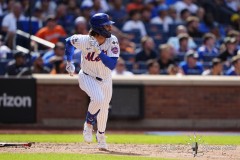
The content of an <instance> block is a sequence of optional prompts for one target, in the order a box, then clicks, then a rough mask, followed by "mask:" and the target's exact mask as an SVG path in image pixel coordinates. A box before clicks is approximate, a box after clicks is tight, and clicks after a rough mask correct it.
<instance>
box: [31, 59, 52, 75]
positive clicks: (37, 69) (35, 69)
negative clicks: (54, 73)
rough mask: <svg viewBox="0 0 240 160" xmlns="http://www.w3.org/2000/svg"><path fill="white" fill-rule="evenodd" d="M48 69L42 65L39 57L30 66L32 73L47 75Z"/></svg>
mask: <svg viewBox="0 0 240 160" xmlns="http://www.w3.org/2000/svg"><path fill="white" fill-rule="evenodd" d="M49 72H50V70H49V68H47V67H45V66H44V65H43V59H42V57H41V56H39V57H37V58H36V59H35V60H34V62H33V66H32V73H49Z"/></svg>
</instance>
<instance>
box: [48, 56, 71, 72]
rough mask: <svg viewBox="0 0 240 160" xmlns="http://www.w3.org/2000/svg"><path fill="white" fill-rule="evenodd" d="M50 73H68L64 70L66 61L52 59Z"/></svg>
mask: <svg viewBox="0 0 240 160" xmlns="http://www.w3.org/2000/svg"><path fill="white" fill-rule="evenodd" d="M50 74H68V72H67V71H66V63H65V62H64V61H63V60H61V59H59V60H56V61H54V62H53V68H52V70H51V72H50Z"/></svg>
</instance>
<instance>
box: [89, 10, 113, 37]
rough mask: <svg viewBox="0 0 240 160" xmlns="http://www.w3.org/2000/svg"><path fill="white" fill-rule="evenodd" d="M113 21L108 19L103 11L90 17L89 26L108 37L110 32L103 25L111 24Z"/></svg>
mask: <svg viewBox="0 0 240 160" xmlns="http://www.w3.org/2000/svg"><path fill="white" fill-rule="evenodd" d="M113 23H114V22H113V21H110V20H109V16H108V15H107V14H105V13H97V14H94V15H93V16H92V17H91V19H90V26H91V28H92V30H93V31H95V32H97V33H98V34H100V35H102V36H103V37H106V38H110V37H111V33H110V32H109V31H107V30H106V29H105V28H104V26H105V25H111V24H113Z"/></svg>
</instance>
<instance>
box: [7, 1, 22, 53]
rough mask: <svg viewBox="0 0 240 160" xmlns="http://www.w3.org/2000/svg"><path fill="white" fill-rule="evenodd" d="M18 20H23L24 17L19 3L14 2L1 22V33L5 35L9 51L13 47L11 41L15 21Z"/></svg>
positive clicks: (15, 27)
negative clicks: (11, 8)
mask: <svg viewBox="0 0 240 160" xmlns="http://www.w3.org/2000/svg"><path fill="white" fill-rule="evenodd" d="M19 20H25V17H24V16H23V14H22V6H21V3H19V2H16V3H14V5H13V10H12V11H11V12H10V13H9V14H7V15H6V16H5V17H4V18H3V21H2V31H3V32H4V34H6V39H7V46H8V47H9V48H11V49H13V47H14V46H13V41H14V37H15V32H16V30H17V21H19Z"/></svg>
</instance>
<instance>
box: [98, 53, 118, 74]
mask: <svg viewBox="0 0 240 160" xmlns="http://www.w3.org/2000/svg"><path fill="white" fill-rule="evenodd" d="M99 58H100V59H101V60H102V62H103V64H104V65H105V66H106V67H108V68H109V69H111V70H113V69H114V68H115V67H116V64H117V59H118V57H108V56H107V55H105V54H104V52H103V51H102V52H101V53H100V54H99Z"/></svg>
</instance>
